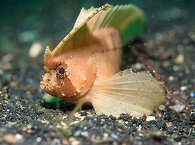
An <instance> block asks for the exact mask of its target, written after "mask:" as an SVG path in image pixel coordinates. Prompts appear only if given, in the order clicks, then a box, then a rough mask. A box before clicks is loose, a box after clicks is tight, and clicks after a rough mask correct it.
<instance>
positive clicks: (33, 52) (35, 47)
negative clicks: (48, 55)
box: [29, 42, 43, 58]
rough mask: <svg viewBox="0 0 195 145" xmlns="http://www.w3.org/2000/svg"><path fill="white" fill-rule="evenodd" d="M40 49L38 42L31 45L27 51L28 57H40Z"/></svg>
mask: <svg viewBox="0 0 195 145" xmlns="http://www.w3.org/2000/svg"><path fill="white" fill-rule="evenodd" d="M42 48H43V47H42V45H41V43H39V42H35V43H33V44H32V46H31V47H30V49H29V56H30V57H32V58H36V57H37V56H39V55H40V53H41V50H42Z"/></svg>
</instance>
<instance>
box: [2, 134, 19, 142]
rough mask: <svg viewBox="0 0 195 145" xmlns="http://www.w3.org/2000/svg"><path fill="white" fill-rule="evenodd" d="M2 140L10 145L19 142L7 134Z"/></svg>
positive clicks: (13, 136)
mask: <svg viewBox="0 0 195 145" xmlns="http://www.w3.org/2000/svg"><path fill="white" fill-rule="evenodd" d="M3 139H4V140H5V141H6V142H8V143H11V144H16V143H18V141H19V140H18V139H17V138H16V136H15V135H13V134H7V135H5V136H4V137H3Z"/></svg>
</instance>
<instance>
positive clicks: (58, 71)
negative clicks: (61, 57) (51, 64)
mask: <svg viewBox="0 0 195 145" xmlns="http://www.w3.org/2000/svg"><path fill="white" fill-rule="evenodd" d="M65 76H66V70H65V69H64V68H63V66H61V65H60V66H58V67H57V68H56V77H57V78H58V79H63V78H64V77H65Z"/></svg>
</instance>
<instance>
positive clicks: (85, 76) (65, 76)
mask: <svg viewBox="0 0 195 145" xmlns="http://www.w3.org/2000/svg"><path fill="white" fill-rule="evenodd" d="M70 55H71V57H69V56H70ZM83 56H84V55H82V54H81V55H77V53H76V55H74V54H73V55H72V53H71V54H66V55H60V56H54V55H52V52H51V51H50V50H49V49H46V52H45V56H44V71H45V74H44V75H43V76H42V81H41V83H40V87H41V88H42V89H43V90H44V91H45V92H47V93H48V94H50V95H52V96H55V97H59V98H63V99H64V100H66V101H69V102H73V103H75V102H77V101H78V100H79V99H80V98H82V97H83V96H84V95H85V94H86V93H87V92H88V91H89V90H90V88H91V87H92V84H93V82H94V80H95V73H94V72H95V68H94V65H92V63H91V62H92V61H91V60H90V59H86V57H83Z"/></svg>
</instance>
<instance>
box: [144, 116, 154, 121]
mask: <svg viewBox="0 0 195 145" xmlns="http://www.w3.org/2000/svg"><path fill="white" fill-rule="evenodd" d="M152 120H156V118H155V116H147V118H146V121H152Z"/></svg>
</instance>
